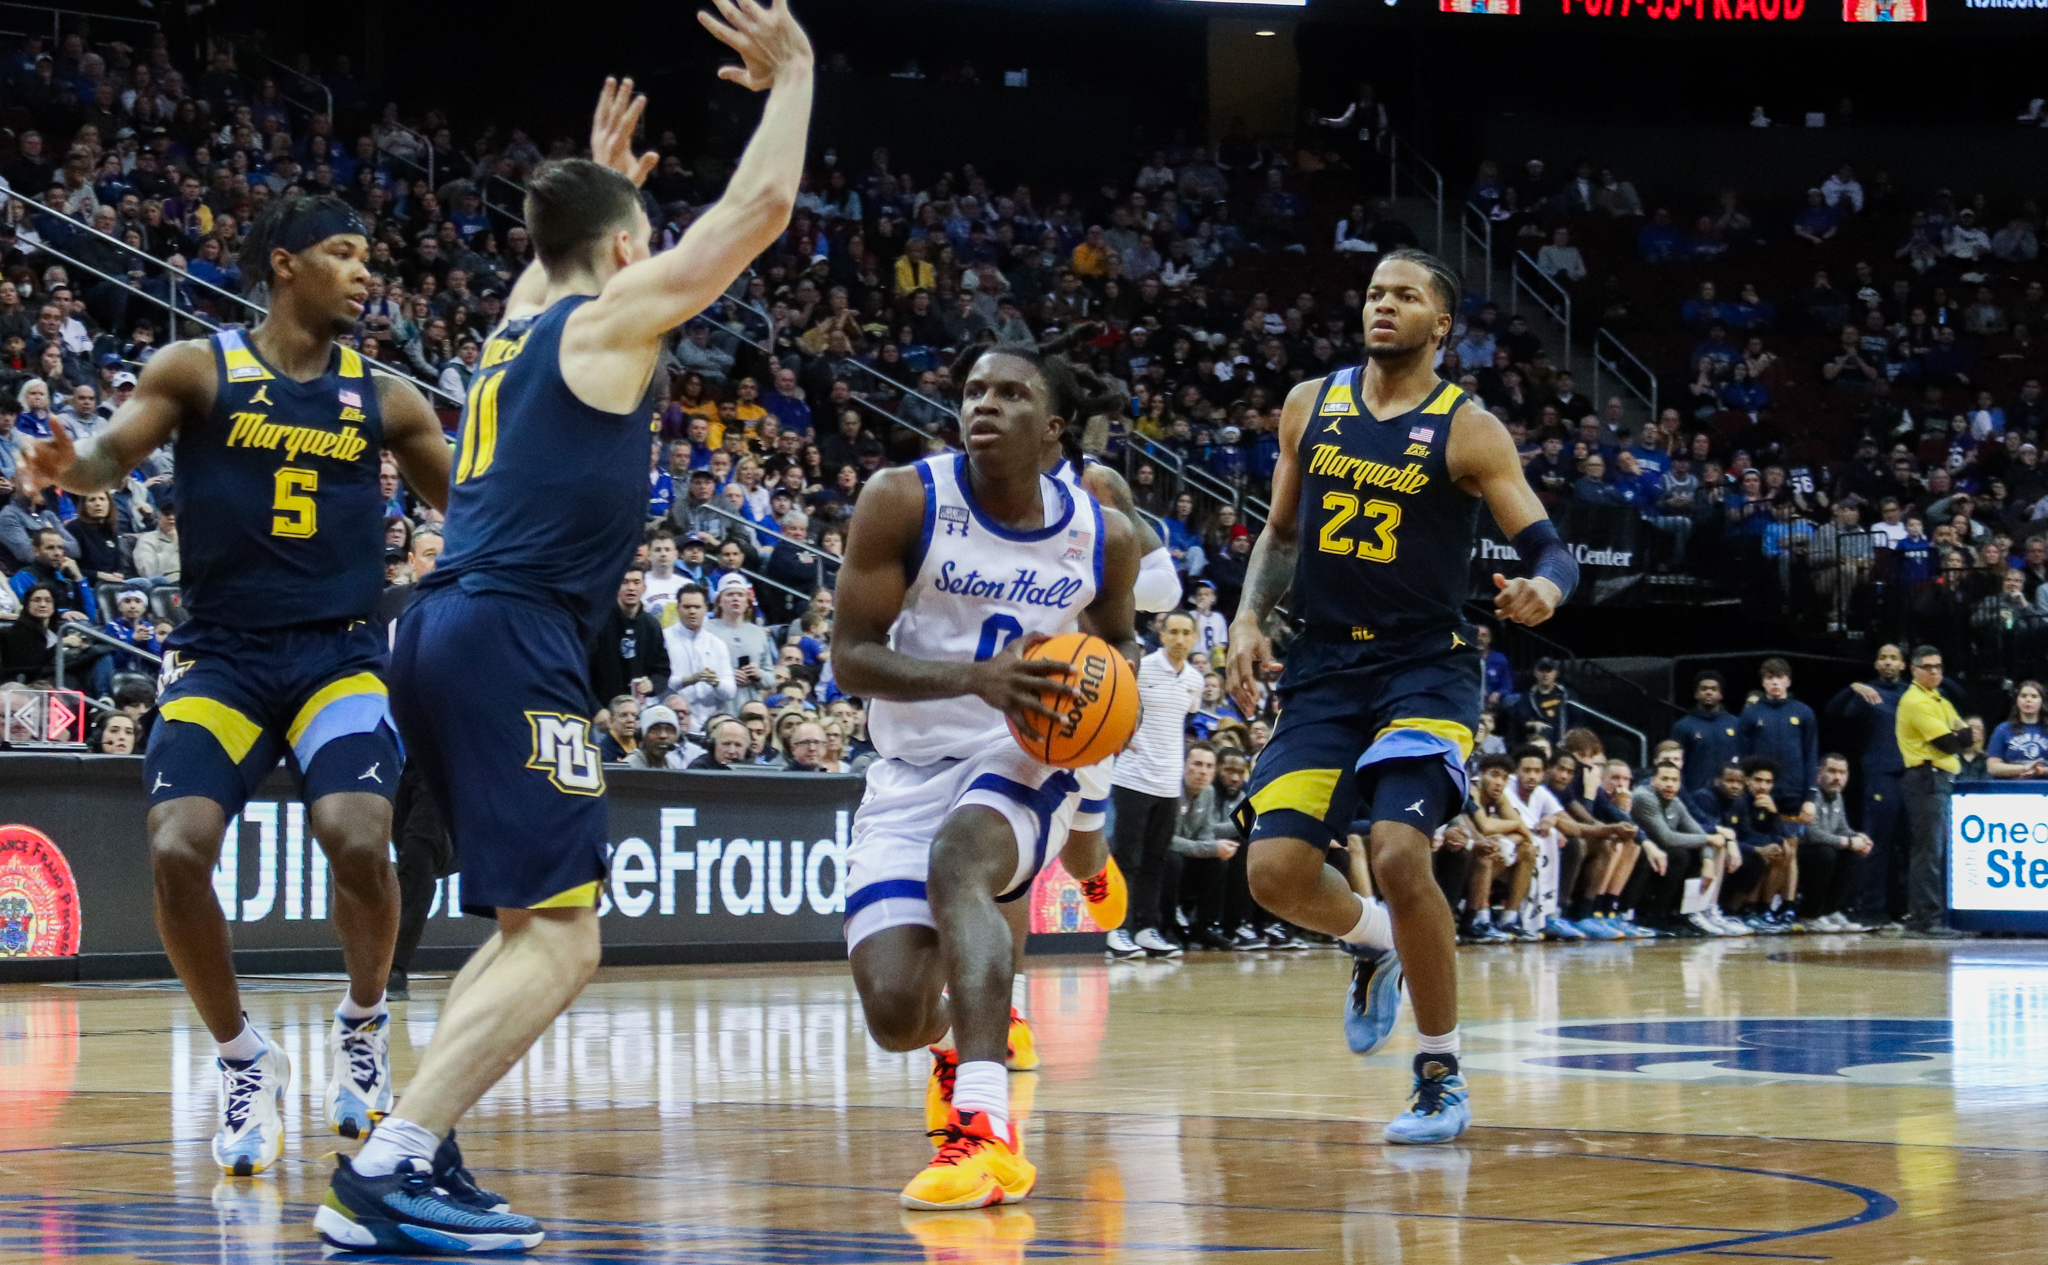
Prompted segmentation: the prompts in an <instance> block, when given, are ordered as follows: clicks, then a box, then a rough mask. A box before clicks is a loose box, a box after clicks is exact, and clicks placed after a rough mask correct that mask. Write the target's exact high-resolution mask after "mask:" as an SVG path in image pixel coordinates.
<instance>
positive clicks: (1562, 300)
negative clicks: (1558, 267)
mask: <svg viewBox="0 0 2048 1265" xmlns="http://www.w3.org/2000/svg"><path fill="white" fill-rule="evenodd" d="M1508 281H1509V287H1508V315H1510V316H1513V315H1514V314H1515V313H1516V312H1517V311H1519V310H1520V308H1521V296H1522V295H1523V294H1524V293H1526V294H1528V296H1529V301H1530V302H1531V303H1534V304H1535V305H1536V306H1537V307H1540V308H1542V309H1543V310H1544V311H1545V312H1547V313H1549V315H1550V319H1551V320H1553V321H1556V322H1557V323H1558V326H1559V328H1561V329H1563V330H1564V354H1563V355H1562V356H1561V357H1560V358H1559V359H1558V362H1557V367H1558V368H1560V369H1570V368H1571V367H1572V294H1571V291H1569V290H1567V289H1565V288H1564V286H1562V285H1561V284H1559V283H1558V280H1557V278H1556V277H1553V276H1551V275H1550V274H1549V273H1547V272H1544V271H1543V270H1542V269H1541V268H1538V267H1537V266H1536V261H1535V260H1534V259H1531V258H1530V257H1529V252H1528V251H1525V250H1518V251H1516V252H1515V257H1514V258H1513V259H1511V260H1509V261H1508Z"/></svg>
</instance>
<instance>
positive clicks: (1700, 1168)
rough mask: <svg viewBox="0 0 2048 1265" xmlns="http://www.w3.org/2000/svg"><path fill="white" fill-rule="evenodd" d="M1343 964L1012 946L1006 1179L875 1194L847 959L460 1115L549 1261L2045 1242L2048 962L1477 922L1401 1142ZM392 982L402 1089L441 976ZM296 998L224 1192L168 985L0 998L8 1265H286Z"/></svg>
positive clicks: (307, 1120)
mask: <svg viewBox="0 0 2048 1265" xmlns="http://www.w3.org/2000/svg"><path fill="white" fill-rule="evenodd" d="M1346 966H1347V963H1346V961H1345V960H1343V959H1341V958H1340V957H1339V956H1338V955H1336V954H1329V953H1320V952H1318V953H1308V954H1293V955H1284V954H1253V955H1203V956H1200V957H1196V958H1191V959H1188V960H1186V961H1184V962H1180V963H1165V962H1132V963H1112V964H1105V963H1101V962H1098V961H1093V960H1082V959H1059V960H1052V961H1047V962H1041V963H1034V967H1033V979H1032V984H1031V989H1030V998H1029V1009H1030V1012H1031V1017H1032V1020H1033V1023H1034V1025H1035V1026H1036V1028H1037V1029H1038V1032H1039V1037H1040V1046H1041V1050H1042V1052H1043V1054H1044V1057H1045V1064H1044V1067H1043V1068H1042V1070H1041V1072H1040V1073H1038V1074H1037V1075H1031V1076H1024V1075H1020V1076H1017V1077H1015V1078H1013V1085H1012V1093H1013V1099H1015V1102H1014V1103H1013V1110H1014V1111H1015V1112H1016V1113H1017V1114H1018V1115H1019V1116H1021V1117H1023V1118H1024V1119H1025V1120H1026V1126H1025V1128H1026V1137H1027V1148H1028V1150H1029V1152H1030V1154H1031V1155H1032V1157H1033V1159H1034V1161H1035V1162H1037V1163H1038V1164H1039V1166H1040V1168H1041V1172H1042V1174H1043V1176H1042V1179H1041V1183H1040V1186H1039V1188H1038V1190H1037V1191H1036V1192H1035V1193H1034V1195H1033V1196H1032V1198H1031V1200H1030V1201H1029V1202H1028V1203H1026V1204H1024V1205H1022V1206H1020V1207H1016V1208H1006V1209H999V1210H993V1211H989V1212H981V1213H972V1214H949V1215H943V1216H935V1215H918V1214H903V1213H901V1212H900V1210H899V1209H898V1208H897V1207H896V1204H895V1200H894V1194H895V1191H896V1189H897V1188H898V1187H899V1186H900V1185H901V1184H902V1182H903V1181H904V1180H905V1179H906V1178H907V1177H908V1176H909V1175H910V1174H911V1173H913V1172H915V1171H916V1169H917V1167H918V1166H919V1165H921V1164H922V1162H923V1160H924V1158H925V1157H926V1156H928V1155H929V1146H928V1144H927V1143H926V1141H925V1139H924V1138H923V1137H922V1135H921V1134H920V1133H919V1129H920V1128H921V1117H920V1115H919V1112H918V1110H917V1106H918V1104H919V1103H920V1101H921V1096H922V1092H923V1085H924V1077H925V1073H926V1069H927V1065H928V1063H927V1059H926V1058H925V1056H924V1055H923V1054H921V1053H919V1054H915V1055H897V1054H890V1053H887V1052H885V1051H883V1050H881V1049H880V1048H878V1047H877V1046H875V1045H874V1044H873V1043H872V1042H871V1041H869V1040H868V1038H867V1036H866V1033H865V1030H864V1027H863V1023H862V1019H861V1014H860V1009H859V1006H858V1003H857V1001H856V1000H855V998H854V996H853V993H852V989H851V986H850V982H849V981H848V979H847V977H846V973H845V968H844V966H843V965H830V964H820V965H815V966H800V967H765V966H764V967H732V968H641V969H634V970H621V971H609V972H606V973H605V974H604V975H603V977H601V979H600V980H599V982H598V983H597V984H596V985H594V986H593V987H592V988H591V989H590V990H589V992H588V993H587V994H586V995H585V996H584V998H583V999H582V1000H581V1001H579V1002H578V1004H577V1006H576V1007H575V1008H574V1009H573V1010H572V1011H571V1012H570V1013H569V1014H567V1015H565V1016H564V1017H563V1018H562V1019H561V1020H560V1021H558V1022H557V1023H556V1024H555V1025H554V1027H553V1028H551V1029H550V1031H549V1032H548V1033H547V1034H546V1035H545V1036H543V1038H542V1039H541V1041H540V1042H539V1044H538V1045H536V1047H535V1048H534V1050H533V1052H532V1053H531V1054H530V1055H529V1056H528V1057H527V1058H526V1059H525V1060H524V1061H523V1062H521V1063H520V1064H519V1066H518V1067H517V1068H515V1069H514V1071H513V1073H512V1074H511V1075H510V1076H508V1077H507V1078H506V1080H505V1082H504V1083H503V1084H502V1085H501V1086H500V1087H499V1088H498V1089H497V1090H496V1091H495V1092H494V1093H493V1094H492V1095H491V1096H490V1097H489V1098H488V1099H486V1100H485V1102H484V1104H483V1105H482V1106H481V1107H480V1108H479V1110H478V1111H477V1112H476V1113H475V1115H474V1116H473V1118H472V1119H471V1120H470V1121H469V1122H468V1123H467V1124H466V1125H465V1128H464V1132H463V1137H464V1145H465V1148H466V1149H467V1150H468V1151H469V1153H470V1156H471V1161H472V1163H473V1164H474V1165H475V1166H476V1167H478V1168H479V1169H480V1170H481V1171H482V1172H483V1174H484V1175H485V1176H486V1178H487V1179H488V1181H489V1182H490V1184H492V1185H493V1186H495V1187H497V1188H498V1189H501V1190H504V1191H505V1192H506V1193H507V1194H509V1195H510V1196H511V1197H512V1198H513V1199H514V1200H515V1202H516V1204H517V1205H518V1206H519V1207H520V1208H521V1209H522V1210H527V1211H531V1212H532V1213H533V1214H534V1215H536V1216H539V1217H541V1218H542V1219H543V1221H545V1222H547V1223H548V1224H549V1226H550V1229H551V1237H550V1240H549V1242H548V1243H547V1244H545V1245H544V1246H543V1248H542V1249H541V1252H540V1253H539V1256H538V1259H547V1260H564V1261H566V1260H576V1261H620V1262H656V1261H660V1262H670V1261H673V1262H689V1263H691V1265H705V1263H719V1262H796V1263H799V1265H832V1263H836V1262H849V1263H850V1262H893V1261H903V1262H919V1261H946V1262H963V1263H964V1262H984V1261H989V1262H1010V1261H1016V1262H1020V1263H1021V1262H1023V1261H1026V1260H1033V1261H1037V1260H1067V1259H1072V1260H1117V1261H1128V1262H1130V1263H1131V1265H1150V1262H1154V1261H1162V1262H1163V1261H1173V1260H1190V1261H1192V1260H1206V1259H1214V1258H1216V1257H1219V1256H1224V1257H1232V1258H1236V1257H1241V1256H1248V1257H1252V1258H1255V1259H1263V1258H1265V1257H1267V1256H1272V1257H1273V1258H1274V1259H1276V1260H1278V1259H1283V1258H1284V1259H1286V1260H1289V1261H1314V1262H1333V1263H1335V1262H1343V1263H1345V1265H1351V1263H1353V1262H1356V1263H1358V1265H1365V1263H1366V1262H1372V1263H1373V1265H1384V1263H1389V1262H1392V1263H1395V1265H1425V1263H1426V1265H1480V1263H1481V1262H1485V1263H1486V1265H1494V1263H1495V1262H1499V1261H1525V1262H1530V1263H1531V1265H1535V1263H1537V1262H1552V1263H1559V1262H1617V1263H1618V1262H1621V1261H1635V1260H1652V1259H1673V1260H1684V1259H1699V1260H1706V1259H1708V1258H1709V1257H1708V1255H1703V1254H1710V1255H1711V1256H1713V1257H1715V1258H1723V1259H1727V1258H1739V1257H1751V1258H1772V1259H1807V1260H1830V1261H1838V1262H1871V1263H1873V1265H1876V1263H1878V1262H1883V1263H1885V1265H1891V1263H1893V1262H1905V1261H1912V1260H1921V1261H1927V1262H1935V1261H1949V1260H1961V1259H1963V1258H1962V1257H1960V1256H1958V1255H1957V1254H1956V1253H1957V1250H1958V1245H1959V1244H1963V1243H1967V1244H1968V1259H1969V1260H1970V1261H1971V1262H1972V1263H1973V1265H1974V1263H1975V1262H1978V1261H1994V1262H1995V1261H2006V1260H2010V1261H2038V1260H2040V1259H2043V1258H2042V1257H2041V1256H2040V1255H2039V1254H2038V1244H2039V1243H2040V1242H2041V1241H2043V1238H2044V1233H2043V1232H2044V1231H2048V1213H2043V1212H2041V1211H2040V1210H2039V1208H2040V1201H2039V1199H2038V1197H2037V1196H2038V1192H2039V1190H2040V1189H2042V1188H2043V1185H2044V1183H2048V1153H2044V1152H2043V1150H2042V1149H2041V1142H2040V1139H2041V1138H2042V1137H2044V1136H2048V1130H2044V1129H2043V1125H2044V1124H2048V1102H2044V1100H2043V1096H2042V1090H2041V1088H2040V1085H2039V1082H2040V1080H2041V1079H2042V1078H2041V1077H2040V1076H2039V1071H2038V1069H2039V1068H2040V1067H2042V1066H2044V1065H2048V1064H2044V1062H2043V1055H2044V1054H2048V953H2044V952H2036V951H2034V950H2033V949H2032V948H2031V946H2027V945H2024V944H1992V943H1978V944H1971V945H1966V946H1963V947H1961V948H1956V949H1950V948H1948V947H1947V946H1940V945H1932V946H1920V945H1907V944H1901V943H1899V942H1895V941H1880V940H1876V939H1873V938H1869V937H1859V938H1848V937H1843V938H1827V937H1815V938H1807V939H1803V940H1799V941H1796V942H1795V941H1790V940H1776V941H1772V942H1769V943H1745V944H1741V945H1731V944H1727V943H1725V942H1722V943H1704V944H1682V945H1673V944H1658V945H1630V944H1617V945H1598V946H1580V947H1576V948H1572V947H1559V948H1550V947H1545V948H1540V949H1537V948H1520V949H1500V950H1468V951H1466V952H1465V953H1464V954H1462V955H1461V958H1460V969H1461V978H1460V987H1461V992H1462V997H1463V1010H1464V1014H1465V1016H1466V1026H1465V1033H1466V1051H1467V1057H1466V1067H1467V1070H1468V1075H1469V1076H1470V1078H1471V1080H1472V1083H1473V1087H1474V1102H1475V1106H1476V1108H1477V1121H1478V1127H1477V1128H1475V1130H1474V1131H1473V1132H1472V1133H1471V1134H1469V1135H1468V1136H1467V1138H1466V1139H1464V1141H1463V1144H1461V1145H1459V1146H1455V1147H1445V1148H1420V1149H1414V1150H1403V1149H1400V1148H1389V1147H1386V1146H1383V1145H1381V1144H1380V1143H1379V1141H1378V1127H1377V1122H1381V1121H1384V1120H1386V1119H1387V1118H1388V1117H1390V1116H1391V1115H1393V1114H1394V1113H1396V1112H1398V1111H1399V1110H1400V1109H1401V1107H1402V1106H1403V1105H1404V1100H1405V1094H1406V1089H1407V1070H1406V1069H1407V1064H1408V1061H1409V1057H1410V1051H1411V1050H1412V1039H1397V1041H1396V1043H1395V1045H1394V1046H1393V1047H1392V1048H1391V1049H1390V1050H1389V1051H1388V1052H1386V1053H1384V1054H1382V1055H1379V1056H1376V1057H1375V1058H1372V1059H1367V1060H1359V1059H1354V1058H1352V1057H1351V1056H1349V1055H1348V1054H1346V1053H1345V1052H1344V1048H1343V1045H1342V1036H1341V1033H1340V1031H1339V1025H1338V1014H1339V1007H1340V1005H1341V995H1342V990H1343V985H1344V981H1345V977H1346ZM418 995H419V997H420V1000H417V1001H414V1002H411V1003H406V1004H402V1005H401V1006H400V1007H398V1015H397V1022H396V1024H395V1027H394V1038H393V1039H394V1059H395V1062H396V1064H397V1066H398V1069H399V1074H400V1078H401V1082H402V1080H403V1077H404V1076H405V1075H406V1074H407V1073H409V1071H410V1069H411V1067H412V1065H413V1062H414V1059H415V1058H416V1055H417V1052H418V1051H419V1050H421V1049H423V1048H424V1047H425V1045H426V1043H427V1042H428V1040H429V1039H430V1038H431V1036H432V1033H433V1027H434V1024H435V1023H436V1022H437V1021H438V1018H439V1011H440V1007H439V1004H438V994H437V993H434V992H429V991H427V990H426V989H421V990H420V991H419V993H418ZM331 1002H332V999H331V998H330V997H329V996H327V995H326V994H325V993H324V992H321V991H270V992H253V993H251V995H250V997H249V1007H250V1011H251V1014H252V1017H254V1018H255V1019H256V1021H257V1022H258V1023H259V1024H261V1025H263V1026H264V1027H265V1028H266V1029H267V1030H268V1031H269V1032H270V1033H271V1034H272V1035H273V1038H274V1039H276V1040H277V1041H278V1042H279V1043H280V1044H281V1045H282V1046H283V1047H284V1048H285V1050H286V1051H287V1052H288V1053H289V1055H290V1056H291V1058H292V1061H293V1064H294V1067H295V1069H296V1081H295V1084H294V1087H293V1092H292V1095H291V1098H290V1102H289V1108H288V1111H287V1114H286V1121H287V1131H288V1132H287V1143H286V1160H285V1162H284V1163H283V1164H282V1165H281V1166H280V1168H279V1170H278V1171H276V1172H274V1173H273V1174H270V1175H267V1176H265V1177H263V1178H257V1179H245V1180H239V1181H235V1180H222V1179H220V1178H219V1175H218V1174H217V1172H215V1171H214V1169H213V1167H212V1165H211V1163H210V1161H209V1160H208V1158H207V1154H206V1139H207V1137H208V1136H209V1135H210V1133H211V1131H212V1127H213V1113H214V1110H215V1094H216V1086H217V1078H216V1075H215V1073H214V1071H213V1066H212V1048H211V1043H210V1040H209V1038H208V1037H207V1034H206V1033H205V1031H204V1029H203V1028H202V1027H200V1026H199V1025H198V1023H197V1021H196V1019H195V1017H194V1016H193V1014H192V1012H191V1010H190V1008H189V1006H187V1005H186V1004H185V1002H184V999H183V997H182V996H181V995H180V994H178V993H176V992H166V991H161V990H146V989H129V990H124V989H107V988H96V989H75V988H63V987H18V988H9V989H5V990H0V1111H4V1112H5V1117H4V1118H5V1120H6V1122H7V1126H8V1128H7V1135H6V1137H5V1139H4V1141H0V1173H5V1174H6V1176H5V1179H4V1180H0V1263H6V1265H11V1263H12V1262H16V1261H24V1262H25V1261H31V1260H34V1261H48V1260H61V1259H82V1258H94V1259H109V1260H146V1261H160V1262H178V1263H185V1262H216V1261H218V1262H223V1263H227V1262H234V1263H236V1265H242V1263H245V1262H247V1263H254V1262H282V1261H305V1262H311V1261H313V1260H315V1259H316V1258H318V1257H319V1253H320V1249H319V1248H318V1246H317V1244H315V1242H314V1241H313V1239H312V1237H311V1235H310V1232H309V1231H308V1230H307V1229H306V1221H307V1219H308V1217H309V1216H310V1210H311V1206H312V1204H313V1202H314V1201H315V1200H316V1199H317V1198H318V1196H319V1193H320V1191H321V1189H322V1187H323V1186H324V1184H325V1173H326V1171H327V1168H328V1167H329V1165H330V1164H331V1160H329V1159H328V1156H329V1155H330V1154H332V1153H333V1152H334V1151H335V1150H337V1149H342V1148H352V1147H353V1144H349V1143H343V1142H342V1141H341V1140H340V1139H338V1138H335V1137H333V1136H332V1135H330V1134H327V1133H326V1132H324V1130H322V1129H321V1128H320V1126H319V1123H318V1122H319V1115H318V1111H319V1101H318V1095H319V1093H320V1091H321V1088H322V1086H323V1085H324V1083H325V1078H326V1074H327V1068H326V1065H325V1059H326V1051H325V1031H326V1023H327V1013H328V1008H329V1006H330V1005H331Z"/></svg>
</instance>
